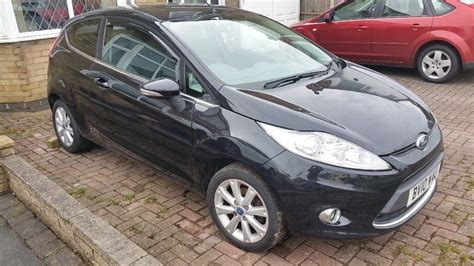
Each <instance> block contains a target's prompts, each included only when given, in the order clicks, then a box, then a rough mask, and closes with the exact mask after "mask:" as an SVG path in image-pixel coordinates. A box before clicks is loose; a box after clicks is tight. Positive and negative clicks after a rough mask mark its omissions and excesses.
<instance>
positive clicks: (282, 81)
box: [263, 70, 328, 90]
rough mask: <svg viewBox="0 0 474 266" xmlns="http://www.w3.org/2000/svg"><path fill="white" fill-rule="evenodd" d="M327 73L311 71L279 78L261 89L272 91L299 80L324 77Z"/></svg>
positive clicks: (325, 71)
mask: <svg viewBox="0 0 474 266" xmlns="http://www.w3.org/2000/svg"><path fill="white" fill-rule="evenodd" d="M327 72H328V70H324V71H312V72H306V73H303V74H298V75H294V76H290V77H286V78H281V79H277V80H274V81H270V82H267V83H265V85H263V88H264V89H266V90H267V89H274V88H277V87H279V86H281V85H283V84H290V83H295V82H297V81H299V80H300V79H304V78H309V77H313V76H318V75H324V74H326V73H327Z"/></svg>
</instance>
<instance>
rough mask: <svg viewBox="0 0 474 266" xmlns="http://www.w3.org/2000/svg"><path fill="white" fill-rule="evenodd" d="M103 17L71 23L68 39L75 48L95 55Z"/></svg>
mask: <svg viewBox="0 0 474 266" xmlns="http://www.w3.org/2000/svg"><path fill="white" fill-rule="evenodd" d="M100 21H101V19H90V20H86V21H82V22H79V23H76V24H73V25H71V26H70V27H69V28H68V29H67V31H66V32H67V39H68V41H69V43H70V44H71V45H72V46H74V48H76V49H79V50H80V51H82V52H84V53H86V54H88V55H90V56H93V57H95V51H96V47H97V37H98V36H99V25H100Z"/></svg>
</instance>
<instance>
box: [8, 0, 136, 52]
mask: <svg viewBox="0 0 474 266" xmlns="http://www.w3.org/2000/svg"><path fill="white" fill-rule="evenodd" d="M133 3H134V1H133V0H0V10H2V11H1V12H2V15H1V16H0V43H1V42H15V41H22V40H32V39H41V38H51V37H55V36H57V35H58V33H59V31H60V28H61V27H62V26H63V25H64V24H65V23H66V21H67V20H68V19H69V18H72V17H74V16H77V15H80V14H83V13H86V12H90V11H93V10H97V9H101V8H106V7H112V6H117V5H127V4H133Z"/></svg>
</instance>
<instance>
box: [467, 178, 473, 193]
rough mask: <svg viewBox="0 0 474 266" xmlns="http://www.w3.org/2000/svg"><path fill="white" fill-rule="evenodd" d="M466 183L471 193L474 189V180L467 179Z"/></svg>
mask: <svg viewBox="0 0 474 266" xmlns="http://www.w3.org/2000/svg"><path fill="white" fill-rule="evenodd" d="M466 183H467V184H468V185H469V186H468V188H467V189H468V191H471V190H472V189H473V188H474V178H469V179H468V180H466Z"/></svg>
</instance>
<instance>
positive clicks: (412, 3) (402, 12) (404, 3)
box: [382, 0, 427, 17]
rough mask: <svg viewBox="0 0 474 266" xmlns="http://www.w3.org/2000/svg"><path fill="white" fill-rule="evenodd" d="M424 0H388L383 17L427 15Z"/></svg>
mask: <svg viewBox="0 0 474 266" xmlns="http://www.w3.org/2000/svg"><path fill="white" fill-rule="evenodd" d="M426 14H427V13H426V8H425V5H424V4H423V0H386V1H385V6H384V10H383V14H382V16H383V17H421V16H423V15H426Z"/></svg>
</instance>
